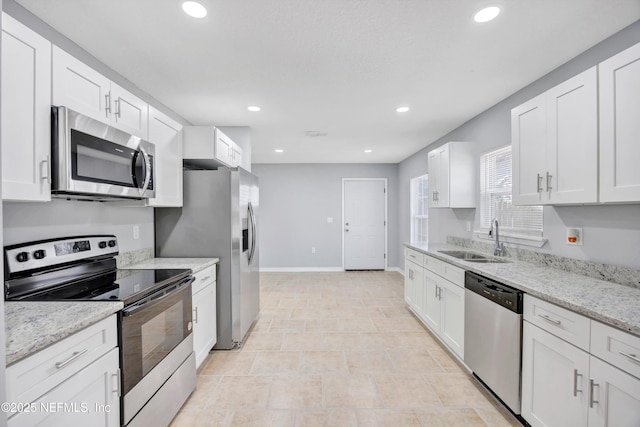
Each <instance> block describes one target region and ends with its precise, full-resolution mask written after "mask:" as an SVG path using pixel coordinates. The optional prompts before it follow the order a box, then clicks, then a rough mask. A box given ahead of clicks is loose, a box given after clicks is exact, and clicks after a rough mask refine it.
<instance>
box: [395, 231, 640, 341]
mask: <svg viewBox="0 0 640 427" xmlns="http://www.w3.org/2000/svg"><path fill="white" fill-rule="evenodd" d="M405 246H406V247H408V248H411V249H415V250H417V251H420V252H422V253H425V254H428V255H431V256H433V257H434V258H438V259H440V260H443V261H446V262H448V263H451V264H453V265H456V266H458V267H461V268H463V269H465V270H469V271H473V272H475V273H478V274H480V275H483V276H485V277H488V278H490V279H494V280H496V281H498V282H501V283H504V284H505V285H509V286H512V287H514V288H517V289H520V290H522V291H524V292H526V293H528V294H530V295H533V296H536V297H538V298H541V299H543V300H546V301H549V302H552V303H554V304H557V305H559V306H562V307H565V308H568V309H570V310H572V311H575V312H577V313H580V314H583V315H585V316H588V317H590V318H592V319H595V320H598V321H601V322H603V323H606V324H609V325H611V326H615V327H617V328H619V329H622V330H624V331H627V332H630V333H632V334H634V335H637V336H640V288H637V287H632V286H625V285H620V284H617V283H611V282H606V281H603V280H599V279H595V278H591V277H587V276H583V275H581V274H576V273H569V272H566V271H562V270H558V269H555V268H551V267H548V266H541V265H537V264H532V263H529V262H524V261H518V260H511V261H513V262H509V263H489V264H481V263H473V262H468V261H463V260H461V259H457V258H454V257H451V256H448V255H445V254H442V253H440V252H438V251H442V250H469V249H468V248H465V247H460V246H455V245H451V244H428V245H421V244H410V243H405ZM471 252H479V251H474V250H471Z"/></svg>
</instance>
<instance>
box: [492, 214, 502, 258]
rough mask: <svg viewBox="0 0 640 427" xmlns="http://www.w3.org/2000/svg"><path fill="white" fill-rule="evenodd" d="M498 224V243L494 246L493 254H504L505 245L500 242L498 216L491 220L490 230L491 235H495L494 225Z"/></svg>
mask: <svg viewBox="0 0 640 427" xmlns="http://www.w3.org/2000/svg"><path fill="white" fill-rule="evenodd" d="M494 224H495V226H496V244H495V246H494V247H493V255H495V256H503V255H504V245H503V244H502V243H500V229H499V227H498V220H497V219H496V218H494V219H493V221H491V229H490V230H489V237H491V236H493V225H494Z"/></svg>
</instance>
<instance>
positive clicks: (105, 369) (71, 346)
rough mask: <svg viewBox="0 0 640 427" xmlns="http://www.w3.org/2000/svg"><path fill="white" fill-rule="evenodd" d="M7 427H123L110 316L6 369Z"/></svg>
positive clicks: (113, 326)
mask: <svg viewBox="0 0 640 427" xmlns="http://www.w3.org/2000/svg"><path fill="white" fill-rule="evenodd" d="M6 386H7V401H8V402H9V404H15V405H16V407H15V408H14V410H12V409H11V407H10V408H9V409H10V410H9V411H8V412H9V413H8V414H7V415H8V426H10V427H21V426H25V427H26V426H35V425H40V426H61V427H62V426H64V427H67V426H96V427H99V426H103V427H111V426H119V425H120V357H119V351H118V347H117V322H116V315H112V316H110V317H109V318H107V319H104V320H102V321H100V322H98V323H96V324H94V325H91V326H89V327H87V328H85V329H83V330H81V331H79V332H77V333H75V334H73V335H71V336H69V337H67V338H65V339H63V340H61V341H58V342H57V343H55V344H53V345H51V346H49V347H47V348H45V349H43V350H41V351H39V352H37V353H34V354H33V355H30V356H28V357H27V358H25V359H22V360H20V361H19V362H16V363H15V364H13V365H11V366H9V367H7V385H6Z"/></svg>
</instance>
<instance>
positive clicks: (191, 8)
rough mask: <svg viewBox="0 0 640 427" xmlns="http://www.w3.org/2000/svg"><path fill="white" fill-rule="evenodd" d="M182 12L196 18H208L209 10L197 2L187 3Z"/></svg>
mask: <svg viewBox="0 0 640 427" xmlns="http://www.w3.org/2000/svg"><path fill="white" fill-rule="evenodd" d="M182 10H184V13H186V14H187V15H189V16H192V17H194V18H204V17H205V16H207V9H205V7H204V6H203V5H201V4H200V3H198V2H197V1H185V2H183V3H182Z"/></svg>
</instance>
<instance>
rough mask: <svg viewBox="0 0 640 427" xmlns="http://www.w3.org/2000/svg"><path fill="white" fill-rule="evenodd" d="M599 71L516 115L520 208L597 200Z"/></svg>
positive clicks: (515, 181) (516, 198) (515, 154)
mask: <svg viewBox="0 0 640 427" xmlns="http://www.w3.org/2000/svg"><path fill="white" fill-rule="evenodd" d="M597 85H598V78H597V67H592V68H590V69H589V70H587V71H585V72H583V73H581V74H578V75H577V76H575V77H573V78H571V79H569V80H567V81H566V82H564V83H562V84H560V85H558V86H556V87H554V88H552V89H550V90H548V91H547V92H545V93H543V94H541V95H539V96H537V97H535V98H533V99H531V100H530V101H527V102H526V103H524V104H522V105H520V106H518V107H516V108H514V109H513V110H512V111H511V140H512V144H513V201H514V204H516V205H539V204H572V203H596V202H597V201H598V93H597V87H598V86H597Z"/></svg>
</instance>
